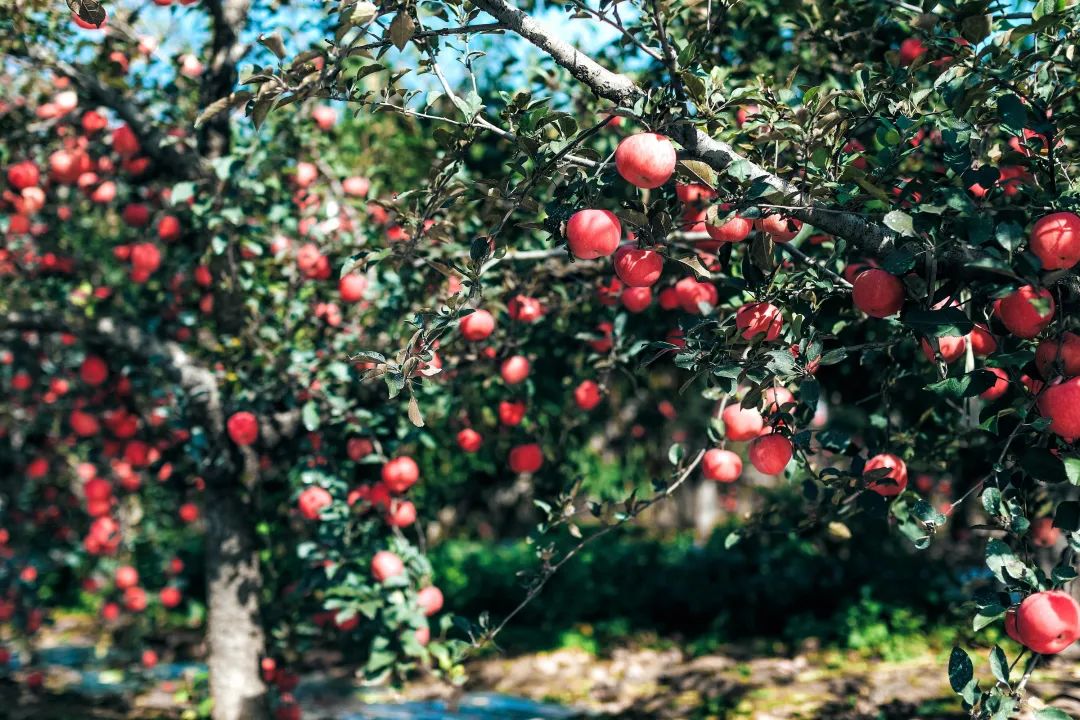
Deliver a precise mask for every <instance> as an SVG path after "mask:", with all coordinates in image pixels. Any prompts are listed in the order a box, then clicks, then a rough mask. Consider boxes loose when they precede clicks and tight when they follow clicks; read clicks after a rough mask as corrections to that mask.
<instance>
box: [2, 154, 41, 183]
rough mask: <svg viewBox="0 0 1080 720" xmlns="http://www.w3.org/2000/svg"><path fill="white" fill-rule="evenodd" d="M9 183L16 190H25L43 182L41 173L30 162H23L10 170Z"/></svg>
mask: <svg viewBox="0 0 1080 720" xmlns="http://www.w3.org/2000/svg"><path fill="white" fill-rule="evenodd" d="M7 181H8V185H11V187H12V188H14V189H15V190H25V189H27V188H31V187H35V186H37V184H38V182H40V181H41V171H40V170H38V166H37V165H35V164H34V163H33V162H31V161H30V160H23V161H22V162H17V163H15V164H14V165H11V166H10V167H9V168H8V171H7Z"/></svg>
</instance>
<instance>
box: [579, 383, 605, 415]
mask: <svg viewBox="0 0 1080 720" xmlns="http://www.w3.org/2000/svg"><path fill="white" fill-rule="evenodd" d="M600 400H601V397H600V386H599V385H597V384H596V382H595V381H593V380H582V381H581V384H580V385H578V386H577V387H576V388H574V402H575V403H577V406H578V407H579V408H581V409H582V410H585V411H588V410H592V409H593V408H594V407H596V406H597V405H599V404H600Z"/></svg>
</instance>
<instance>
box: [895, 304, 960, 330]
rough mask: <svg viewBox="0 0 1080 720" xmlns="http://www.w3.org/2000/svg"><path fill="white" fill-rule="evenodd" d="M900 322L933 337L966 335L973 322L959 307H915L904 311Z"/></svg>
mask: <svg viewBox="0 0 1080 720" xmlns="http://www.w3.org/2000/svg"><path fill="white" fill-rule="evenodd" d="M900 320H901V322H903V323H904V324H905V325H907V326H908V327H910V328H911V329H912V330H914V331H915V332H916V333H917V334H919V335H927V336H933V337H942V336H952V337H955V336H959V335H967V334H968V333H969V332H971V329H972V328H973V327H975V324H974V323H973V322H971V318H969V317H968V316H967V315H965V314H964V311H963V310H960V309H959V308H954V307H950V308H944V309H942V310H923V309H920V308H916V309H913V310H909V311H907V312H906V313H904V315H903V317H901V319H900Z"/></svg>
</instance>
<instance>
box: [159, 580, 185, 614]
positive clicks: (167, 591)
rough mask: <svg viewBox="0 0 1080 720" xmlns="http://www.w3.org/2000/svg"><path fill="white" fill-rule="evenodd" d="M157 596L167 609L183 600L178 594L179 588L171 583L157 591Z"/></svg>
mask: <svg viewBox="0 0 1080 720" xmlns="http://www.w3.org/2000/svg"><path fill="white" fill-rule="evenodd" d="M158 598H159V599H160V600H161V604H162V605H163V606H164V607H166V608H169V609H172V608H174V607H176V606H178V605H179V604H180V601H181V600H183V596H182V595H181V594H180V589H179V588H176V587H173V586H171V585H170V586H169V587H164V588H162V589H161V592H160V593H158Z"/></svg>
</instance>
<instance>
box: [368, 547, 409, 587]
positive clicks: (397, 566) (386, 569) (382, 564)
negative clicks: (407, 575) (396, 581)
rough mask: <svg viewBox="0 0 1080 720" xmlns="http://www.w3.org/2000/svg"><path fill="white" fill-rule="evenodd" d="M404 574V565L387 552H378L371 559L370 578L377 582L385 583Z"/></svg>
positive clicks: (395, 556) (399, 559)
mask: <svg viewBox="0 0 1080 720" xmlns="http://www.w3.org/2000/svg"><path fill="white" fill-rule="evenodd" d="M404 572H405V563H403V562H401V558H399V557H398V556H397V555H395V554H394V553H392V552H390V551H389V550H380V551H379V552H377V553H375V556H374V557H373V558H371V576H372V577H373V578H375V580H376V581H377V582H386V581H387V580H389V579H390V578H393V577H397V576H398V575H401V574H402V573H404Z"/></svg>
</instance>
